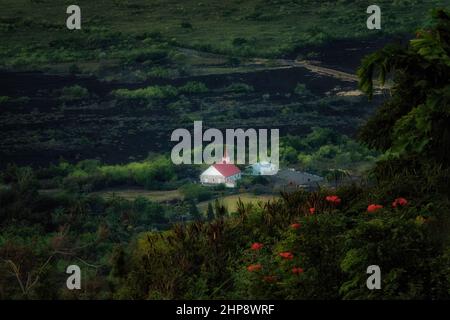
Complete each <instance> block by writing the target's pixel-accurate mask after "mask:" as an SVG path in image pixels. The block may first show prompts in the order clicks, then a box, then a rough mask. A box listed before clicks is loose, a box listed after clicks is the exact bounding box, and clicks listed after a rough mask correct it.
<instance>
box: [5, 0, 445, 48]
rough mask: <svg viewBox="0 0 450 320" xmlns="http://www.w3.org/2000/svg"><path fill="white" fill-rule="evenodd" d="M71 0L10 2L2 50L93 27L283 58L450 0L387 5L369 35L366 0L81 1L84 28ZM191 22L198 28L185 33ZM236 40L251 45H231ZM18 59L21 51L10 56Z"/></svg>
mask: <svg viewBox="0 0 450 320" xmlns="http://www.w3.org/2000/svg"><path fill="white" fill-rule="evenodd" d="M72 3H73V1H57V2H56V1H48V0H39V1H37V0H33V1H31V0H5V1H2V10H1V12H0V23H1V24H0V43H1V44H2V45H1V46H2V49H3V50H5V49H6V48H8V47H9V48H12V47H15V46H19V47H24V46H29V45H32V44H33V43H38V44H40V45H43V44H45V43H47V42H49V41H51V40H54V39H58V38H67V37H74V36H75V37H76V36H88V34H87V33H86V32H88V31H89V30H92V31H94V33H95V32H97V31H99V30H104V31H105V30H107V31H111V32H122V33H124V34H130V33H143V32H160V33H161V34H162V36H163V37H164V39H166V40H169V41H170V42H171V43H172V44H177V45H181V46H187V47H195V48H200V49H207V50H210V51H216V52H223V53H236V54H241V55H280V54H282V53H286V52H290V51H291V50H293V49H294V48H295V47H297V46H299V45H305V44H308V43H309V44H318V43H320V42H321V41H322V40H325V39H341V38H356V37H367V36H370V35H374V34H376V35H383V34H384V35H386V34H393V33H399V32H408V31H414V29H415V28H416V27H417V26H418V25H419V24H420V23H421V22H423V20H424V17H425V16H426V15H425V14H424V12H426V11H428V10H429V9H430V8H433V7H436V6H443V5H445V4H447V5H448V1H446V0H428V1H419V0H413V1H390V0H389V1H387V0H381V1H378V2H377V3H378V4H379V5H380V6H381V8H382V17H383V30H382V31H381V32H378V31H368V30H367V28H366V26H365V23H366V19H367V14H366V8H367V6H368V5H370V4H371V3H368V2H367V3H366V1H348V0H347V1H346V0H339V1H318V0H310V1H301V0H298V1H286V0H285V1H283V0H279V1H275V0H249V1H245V2H242V1H237V0H227V1H222V0H221V1H218V0H208V1H198V0H195V1H193V0H185V1H174V0H154V1H144V0H135V1H132V0H128V1H105V0H97V1H88V0H79V1H77V4H78V5H80V7H81V8H82V21H83V24H82V27H83V30H82V31H81V32H80V31H76V32H72V31H69V30H67V29H66V28H65V19H66V16H67V15H66V13H65V10H66V6H67V5H69V4H72ZM182 22H189V23H190V24H191V25H192V29H190V28H183V27H182V26H181V23H182ZM236 38H244V39H246V40H247V43H246V44H243V45H233V40H234V39H236ZM10 54H12V55H14V54H17V51H15V53H14V52H10Z"/></svg>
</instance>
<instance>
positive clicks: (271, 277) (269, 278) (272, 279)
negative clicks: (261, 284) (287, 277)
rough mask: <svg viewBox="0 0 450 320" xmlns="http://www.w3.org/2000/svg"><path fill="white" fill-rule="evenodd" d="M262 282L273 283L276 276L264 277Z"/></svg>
mask: <svg viewBox="0 0 450 320" xmlns="http://www.w3.org/2000/svg"><path fill="white" fill-rule="evenodd" d="M263 280H264V281H265V282H268V283H274V282H276V281H277V277H276V276H264V277H263Z"/></svg>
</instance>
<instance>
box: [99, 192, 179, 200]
mask: <svg viewBox="0 0 450 320" xmlns="http://www.w3.org/2000/svg"><path fill="white" fill-rule="evenodd" d="M95 194H97V195H100V196H102V197H105V198H106V199H110V198H111V197H114V196H116V197H121V198H125V199H127V200H134V199H136V198H137V197H144V198H146V199H148V200H151V201H154V202H166V201H173V200H181V199H183V196H182V194H181V193H180V192H179V191H178V190H168V191H149V190H144V189H124V190H120V189H118V190H104V191H99V192H95Z"/></svg>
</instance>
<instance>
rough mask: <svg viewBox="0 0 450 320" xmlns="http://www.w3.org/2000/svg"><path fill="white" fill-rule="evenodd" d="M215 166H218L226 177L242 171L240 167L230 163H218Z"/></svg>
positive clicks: (218, 169)
mask: <svg viewBox="0 0 450 320" xmlns="http://www.w3.org/2000/svg"><path fill="white" fill-rule="evenodd" d="M213 167H214V168H216V169H217V171H219V172H220V174H221V175H223V176H224V177H231V176H234V175H235V174H238V173H240V172H241V170H239V168H238V167H236V166H235V165H234V164H229V163H216V164H214V165H213Z"/></svg>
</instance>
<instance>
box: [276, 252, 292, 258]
mask: <svg viewBox="0 0 450 320" xmlns="http://www.w3.org/2000/svg"><path fill="white" fill-rule="evenodd" d="M279 256H280V257H282V258H283V259H286V260H292V259H293V258H294V255H293V254H292V253H291V252H289V251H286V252H281V253H279Z"/></svg>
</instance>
